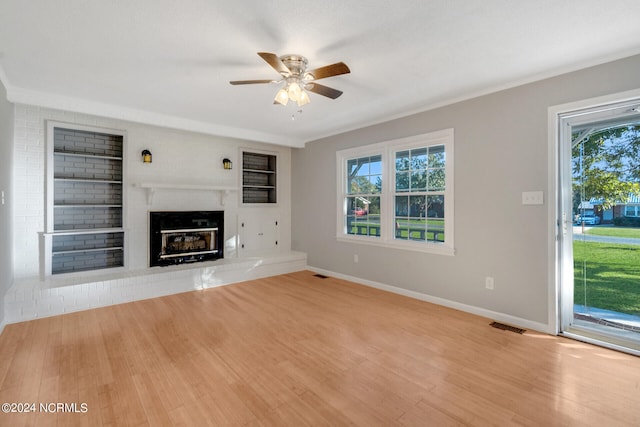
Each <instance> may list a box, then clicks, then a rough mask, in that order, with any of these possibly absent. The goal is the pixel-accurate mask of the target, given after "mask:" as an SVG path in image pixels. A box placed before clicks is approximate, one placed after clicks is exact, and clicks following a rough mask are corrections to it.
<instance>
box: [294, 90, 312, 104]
mask: <svg viewBox="0 0 640 427" xmlns="http://www.w3.org/2000/svg"><path fill="white" fill-rule="evenodd" d="M310 102H311V99H309V95H308V94H307V92H306V91H304V90H303V91H302V92H301V93H300V98H299V99H298V101H297V103H298V107H302V106H303V105H307V104H308V103H310Z"/></svg>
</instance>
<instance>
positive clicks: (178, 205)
mask: <svg viewBox="0 0 640 427" xmlns="http://www.w3.org/2000/svg"><path fill="white" fill-rule="evenodd" d="M47 120H54V121H58V122H65V123H73V124H78V125H87V126H97V127H102V128H108V129H119V130H124V131H126V133H127V137H126V141H125V146H124V153H123V156H124V159H125V162H124V175H125V177H124V178H125V179H124V180H125V185H124V186H123V187H122V190H121V194H120V193H113V192H112V193H109V194H107V193H101V192H100V191H101V190H100V189H99V188H95V190H96V193H95V197H98V198H108V199H110V200H117V199H118V198H120V197H122V199H123V200H124V206H125V208H124V214H123V217H118V216H117V215H115V214H113V213H112V212H110V211H109V210H103V211H98V210H87V211H86V212H84V213H83V215H86V220H87V221H91V220H98V219H99V220H101V221H102V220H105V218H107V220H108V221H111V222H113V223H118V222H121V223H122V226H123V227H124V228H125V230H126V232H127V241H128V246H127V248H128V251H127V254H126V257H127V260H128V262H127V265H128V267H127V268H128V269H129V270H136V269H146V268H147V266H148V212H149V211H150V210H157V211H167V210H224V211H225V230H226V233H225V234H226V236H225V240H226V241H227V243H228V245H229V246H228V247H226V248H225V257H233V256H236V254H237V252H236V251H237V248H236V247H235V245H234V237H235V230H236V229H237V216H238V215H239V214H241V213H242V212H244V209H248V208H241V207H240V206H239V200H238V196H239V194H238V193H236V192H233V193H231V195H230V196H229V197H228V198H227V199H226V201H225V203H224V205H223V204H222V201H221V199H220V197H219V195H218V194H215V193H209V192H203V191H190V190H174V191H171V190H166V191H158V192H156V194H155V195H154V197H153V203H152V204H151V205H149V204H148V203H147V193H146V192H145V190H144V189H140V188H138V187H133V186H132V184H134V183H140V182H160V183H178V184H180V183H197V184H203V185H207V184H208V185H221V186H239V178H238V174H239V169H240V168H239V165H240V163H241V162H240V158H239V155H240V151H239V149H240V147H241V146H242V147H244V148H249V149H255V150H269V151H275V152H278V161H279V165H278V180H279V182H280V184H281V186H282V187H281V189H282V192H281V193H279V194H281V195H282V198H281V197H279V200H278V206H269V207H266V208H251V212H253V213H256V217H260V215H259V212H258V211H259V209H266V210H267V211H268V212H269V213H272V212H273V211H274V210H276V211H278V213H279V216H280V218H281V221H282V230H283V231H282V236H281V239H280V242H279V247H280V248H281V250H288V249H290V247H291V235H290V217H291V208H290V200H289V194H290V170H291V169H290V158H291V150H290V149H289V148H284V147H277V146H274V145H266V144H260V143H255V142H251V141H238V140H233V139H229V138H223V137H215V136H209V135H202V134H197V133H192V132H187V131H178V130H170V129H165V128H160V127H157V126H150V125H144V124H138V123H131V122H126V121H122V120H116V119H109V118H104V117H96V116H90V115H86V114H81V113H74V112H68V111H61V110H55V109H49V108H43V107H35V106H30V105H22V104H18V105H16V106H15V120H14V123H15V130H14V151H15V153H14V164H13V166H14V173H13V178H14V186H15V196H16V197H15V204H14V208H15V209H14V221H13V225H14V228H13V231H14V236H15V238H14V244H13V253H14V271H15V278H16V279H29V278H33V277H37V276H38V275H39V273H40V257H41V254H40V243H39V233H42V232H44V231H45V217H46V215H45V214H46V211H45V157H46V131H45V129H46V121H47ZM69 136H72V135H69ZM98 137H99V134H97V136H96V138H98ZM84 142H86V143H88V144H89V143H90V142H91V141H87V140H86V139H85V141H84ZM60 143H63V142H60ZM89 148H90V147H89ZM144 149H149V150H151V152H152V153H153V163H151V164H144V163H142V160H141V155H140V154H141V151H142V150H144ZM105 154H107V155H110V153H106V152H105ZM67 157H68V158H65V159H64V161H63V163H61V167H62V168H64V173H65V174H68V175H69V176H68V177H69V178H81V177H87V178H93V177H94V176H95V175H98V176H95V177H99V174H100V173H102V172H100V171H101V170H105V173H107V172H106V171H107V170H108V169H109V168H112V165H111V164H110V162H109V161H105V162H99V161H96V166H95V167H90V168H89V167H79V166H78V165H75V164H74V162H73V159H72V156H67ZM116 157H117V156H116ZM223 158H230V159H231V160H232V161H233V162H234V165H237V166H238V167H236V168H234V169H233V170H230V171H229V170H224V169H223V167H222V159H223ZM92 175H94V176H92ZM70 191H71V190H70ZM59 209H60V208H59ZM67 214H70V213H69V212H65V210H64V208H62V209H61V210H60V212H56V216H55V218H54V222H56V223H57V222H62V223H64V221H65V215H67Z"/></svg>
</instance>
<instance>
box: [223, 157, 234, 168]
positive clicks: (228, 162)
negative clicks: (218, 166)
mask: <svg viewBox="0 0 640 427" xmlns="http://www.w3.org/2000/svg"><path fill="white" fill-rule="evenodd" d="M222 166H224V168H225V169H233V163H231V160H229V159H222Z"/></svg>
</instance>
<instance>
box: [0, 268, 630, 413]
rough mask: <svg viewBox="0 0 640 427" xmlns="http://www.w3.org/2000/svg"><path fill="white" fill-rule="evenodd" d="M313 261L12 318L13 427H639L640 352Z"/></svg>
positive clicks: (8, 378) (3, 348)
mask: <svg viewBox="0 0 640 427" xmlns="http://www.w3.org/2000/svg"><path fill="white" fill-rule="evenodd" d="M489 323H490V319H485V318H481V317H478V316H474V315H470V314H466V313H462V312H459V311H455V310H451V309H447V308H444V307H440V306H436V305H432V304H428V303H425V302H422V301H417V300H413V299H410V298H406V297H402V296H398V295H394V294H390V293H386V292H382V291H379V290H376V289H371V288H368V287H364V286H360V285H357V284H354V283H349V282H346V281H342V280H338V279H333V278H328V279H320V278H316V277H314V276H313V273H311V272H308V271H305V272H299V273H293V274H287V275H282V276H276V277H271V278H267V279H261V280H255V281H250V282H244V283H239V284H234V285H229V286H224V287H219V288H214V289H208V290H204V291H195V292H189V293H184V294H178V295H172V296H168V297H162V298H156V299H152V300H146V301H138V302H133V303H129V304H122V305H118V306H113V307H106V308H100V309H95V310H90V311H84V312H80V313H74V314H68V315H64V316H57V317H52V318H47V319H41V320H34V321H30V322H24V323H20V324H14V325H8V326H7V327H6V328H5V330H4V332H3V333H2V335H1V336H0V402H2V403H4V402H15V403H31V402H33V403H36V405H39V404H40V403H58V402H60V403H76V404H77V405H78V406H77V408H78V410H80V411H81V410H82V407H81V406H80V404H82V403H86V405H87V406H86V409H87V411H86V413H57V414H56V413H46V412H41V411H39V410H38V409H39V407H37V408H36V409H37V410H36V412H34V413H29V414H16V413H13V414H0V425H2V426H9V425H11V426H20V425H38V426H41V425H87V426H98V425H133V426H138V425H152V426H157V425H198V426H200V425H222V426H226V425H248V426H254V425H256V426H259V425H291V426H303V425H331V426H339V425H361V426H376V425H381V426H390V425H417V426H428V425H433V426H441V425H470V426H478V425H530V426H543V425H544V426H551V425H580V426H585V425H594V426H624V425H636V426H637V425H640V358H637V357H634V356H630V355H626V354H622V353H618V352H615V351H611V350H607V349H603V348H599V347H594V346H590V345H587V344H582V343H579V342H576V341H571V340H567V339H563V338H558V337H553V336H548V335H543V334H539V333H532V332H526V333H525V334H524V335H519V334H516V333H513V332H507V331H502V330H498V329H495V328H492V327H490V326H489Z"/></svg>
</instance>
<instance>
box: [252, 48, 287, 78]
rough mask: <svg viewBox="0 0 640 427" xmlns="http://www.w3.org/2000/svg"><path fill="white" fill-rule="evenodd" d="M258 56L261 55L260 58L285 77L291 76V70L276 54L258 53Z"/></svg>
mask: <svg viewBox="0 0 640 427" xmlns="http://www.w3.org/2000/svg"><path fill="white" fill-rule="evenodd" d="M258 55H260V57H261V58H262V59H264V60H265V61H266V62H267V64H269V65H271V66H272V67H273V69H274V70H276V71H277V72H279V73H280V74H282V75H283V76H288V75H289V74H291V70H289V68H288V67H287V66H286V65H284V62H282V60H281V59H280V58H279V57H278V55H276V54H275V53H269V52H258Z"/></svg>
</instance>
